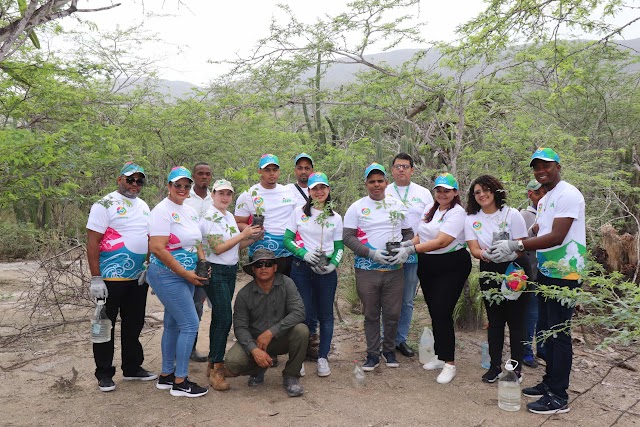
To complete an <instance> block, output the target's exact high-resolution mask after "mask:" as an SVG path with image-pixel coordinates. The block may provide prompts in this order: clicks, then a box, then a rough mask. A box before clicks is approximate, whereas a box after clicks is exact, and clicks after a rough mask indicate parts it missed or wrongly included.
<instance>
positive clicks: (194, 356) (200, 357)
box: [190, 348, 209, 362]
mask: <svg viewBox="0 0 640 427" xmlns="http://www.w3.org/2000/svg"><path fill="white" fill-rule="evenodd" d="M190 359H191V360H193V361H194V362H206V361H207V360H208V359H209V358H208V357H207V355H206V354H204V353H200V352H199V351H198V350H196V349H195V348H194V349H193V350H191V357H190Z"/></svg>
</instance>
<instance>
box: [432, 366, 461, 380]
mask: <svg viewBox="0 0 640 427" xmlns="http://www.w3.org/2000/svg"><path fill="white" fill-rule="evenodd" d="M456 371H457V369H456V365H450V364H448V363H445V364H444V366H443V367H442V372H440V375H438V378H436V381H437V382H438V384H449V383H450V382H451V380H452V379H453V377H455V376H456Z"/></svg>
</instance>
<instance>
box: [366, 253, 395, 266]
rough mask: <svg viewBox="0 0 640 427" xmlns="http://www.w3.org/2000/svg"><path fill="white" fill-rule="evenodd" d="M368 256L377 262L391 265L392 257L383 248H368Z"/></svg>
mask: <svg viewBox="0 0 640 427" xmlns="http://www.w3.org/2000/svg"><path fill="white" fill-rule="evenodd" d="M369 258H371V259H372V260H374V261H375V262H377V263H378V264H385V265H393V263H392V262H391V258H393V257H392V256H391V255H389V252H387V251H386V250H384V249H369Z"/></svg>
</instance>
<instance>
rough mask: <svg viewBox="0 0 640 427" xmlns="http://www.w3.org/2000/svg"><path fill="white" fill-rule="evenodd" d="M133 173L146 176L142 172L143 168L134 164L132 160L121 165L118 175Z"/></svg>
mask: <svg viewBox="0 0 640 427" xmlns="http://www.w3.org/2000/svg"><path fill="white" fill-rule="evenodd" d="M134 173H141V174H142V176H144V177H145V178H146V177H147V176H146V175H145V174H144V168H143V167H142V166H140V165H136V164H135V163H133V162H127V163H125V164H124V166H123V167H122V169H120V175H124V176H131V175H133V174H134Z"/></svg>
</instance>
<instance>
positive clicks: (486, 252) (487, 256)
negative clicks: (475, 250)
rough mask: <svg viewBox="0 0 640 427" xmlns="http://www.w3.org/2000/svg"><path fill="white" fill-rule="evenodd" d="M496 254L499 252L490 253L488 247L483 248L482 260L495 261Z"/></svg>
mask: <svg viewBox="0 0 640 427" xmlns="http://www.w3.org/2000/svg"><path fill="white" fill-rule="evenodd" d="M498 256H499V254H498V253H497V252H496V253H491V252H489V249H484V250H483V251H482V259H483V260H484V261H487V262H488V261H491V262H497V261H496V257H498Z"/></svg>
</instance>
